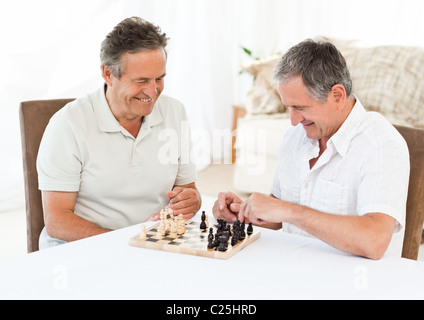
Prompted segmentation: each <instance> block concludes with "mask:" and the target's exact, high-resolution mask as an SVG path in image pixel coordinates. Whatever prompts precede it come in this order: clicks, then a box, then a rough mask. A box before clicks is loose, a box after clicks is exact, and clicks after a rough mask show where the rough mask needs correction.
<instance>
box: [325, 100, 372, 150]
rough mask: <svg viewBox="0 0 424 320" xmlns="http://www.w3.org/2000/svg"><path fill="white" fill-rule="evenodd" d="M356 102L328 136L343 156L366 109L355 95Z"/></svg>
mask: <svg viewBox="0 0 424 320" xmlns="http://www.w3.org/2000/svg"><path fill="white" fill-rule="evenodd" d="M355 99H356V102H355V105H354V106H353V108H352V111H351V112H350V114H349V115H348V117H347V118H346V120H345V121H344V122H343V124H342V125H341V127H340V128H339V130H337V132H336V133H335V134H334V135H333V136H332V137H331V138H330V140H329V142H330V141H331V142H332V143H333V145H334V147H335V149H336V150H337V152H338V153H339V154H340V155H341V156H342V157H344V156H345V155H346V153H347V150H348V148H349V145H350V142H351V141H352V139H353V137H354V136H355V135H356V132H357V129H358V128H359V125H360V123H361V122H362V120H363V118H364V116H365V114H366V111H365V108H364V106H363V105H362V103H361V102H360V101H359V99H358V98H357V97H355Z"/></svg>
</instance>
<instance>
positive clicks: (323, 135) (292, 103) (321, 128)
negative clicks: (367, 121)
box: [278, 76, 347, 140]
mask: <svg viewBox="0 0 424 320" xmlns="http://www.w3.org/2000/svg"><path fill="white" fill-rule="evenodd" d="M278 91H279V93H280V96H281V100H282V102H283V104H284V105H286V106H287V107H288V108H289V110H290V119H291V124H292V125H293V126H296V125H298V124H299V123H300V124H302V126H303V128H304V129H305V131H306V136H307V137H308V138H310V139H324V140H328V139H330V138H331V136H332V135H333V134H334V133H335V132H336V131H337V130H338V129H339V128H340V126H341V125H342V123H343V121H344V120H345V119H346V116H347V115H346V112H344V109H345V108H344V105H345V101H346V94H345V91H344V87H343V86H341V85H334V86H333V88H332V89H331V90H330V92H329V94H328V97H327V100H326V101H325V102H324V103H320V102H318V101H316V100H314V99H312V98H311V97H310V95H309V94H308V92H307V89H306V86H305V84H304V83H303V80H302V78H301V77H300V76H297V77H294V78H292V79H289V80H288V81H286V82H280V83H278Z"/></svg>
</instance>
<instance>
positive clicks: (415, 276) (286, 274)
mask: <svg viewBox="0 0 424 320" xmlns="http://www.w3.org/2000/svg"><path fill="white" fill-rule="evenodd" d="M210 220H212V219H211V218H210ZM139 230H140V225H136V226H131V227H128V228H124V229H120V230H116V231H113V232H110V233H106V234H103V235H99V236H95V237H92V238H88V239H84V240H80V241H76V242H73V243H69V244H66V245H62V246H59V247H55V248H51V249H47V250H43V251H38V252H34V253H31V254H28V255H25V256H21V257H18V258H16V259H13V260H8V261H3V262H2V263H1V265H0V299H15V298H16V299H183V300H185V299H189V300H191V299H220V300H221V299H223V300H226V299H256V300H261V299H422V298H424V263H423V262H421V261H413V260H408V259H402V258H396V257H390V256H385V257H384V258H383V259H381V260H378V261H373V260H369V259H365V258H361V257H356V256H352V255H349V254H345V253H342V252H340V251H338V250H336V249H334V248H332V247H330V246H328V245H327V244H325V243H323V242H321V241H319V240H317V239H312V238H305V237H301V236H296V235H290V234H285V233H283V232H281V231H271V230H267V229H261V237H260V238H259V239H258V240H256V241H255V242H253V243H252V244H251V245H249V246H248V247H246V248H244V249H243V250H241V251H240V252H238V253H237V254H236V255H234V256H233V257H231V258H229V259H228V260H219V259H212V258H206V257H198V256H192V255H186V254H179V253H170V252H164V251H156V250H151V249H142V248H137V247H132V246H130V245H128V240H129V238H130V237H132V236H133V235H135V234H137V233H138V232H139ZM235 284H237V285H235ZM235 287H237V290H233V288H235Z"/></svg>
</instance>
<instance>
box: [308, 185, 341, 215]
mask: <svg viewBox="0 0 424 320" xmlns="http://www.w3.org/2000/svg"><path fill="white" fill-rule="evenodd" d="M310 207H311V208H312V209H315V210H318V211H321V212H325V213H332V214H341V215H346V214H347V210H348V188H347V186H346V185H342V184H338V183H335V182H333V181H329V180H325V179H323V178H318V179H317V182H316V184H315V187H314V190H313V194H312V198H311V203H310Z"/></svg>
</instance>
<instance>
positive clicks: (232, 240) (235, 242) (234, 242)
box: [231, 233, 238, 247]
mask: <svg viewBox="0 0 424 320" xmlns="http://www.w3.org/2000/svg"><path fill="white" fill-rule="evenodd" d="M237 242H238V240H237V237H236V233H233V236H232V237H231V246H233V247H234V246H235V245H236V244H237Z"/></svg>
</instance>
